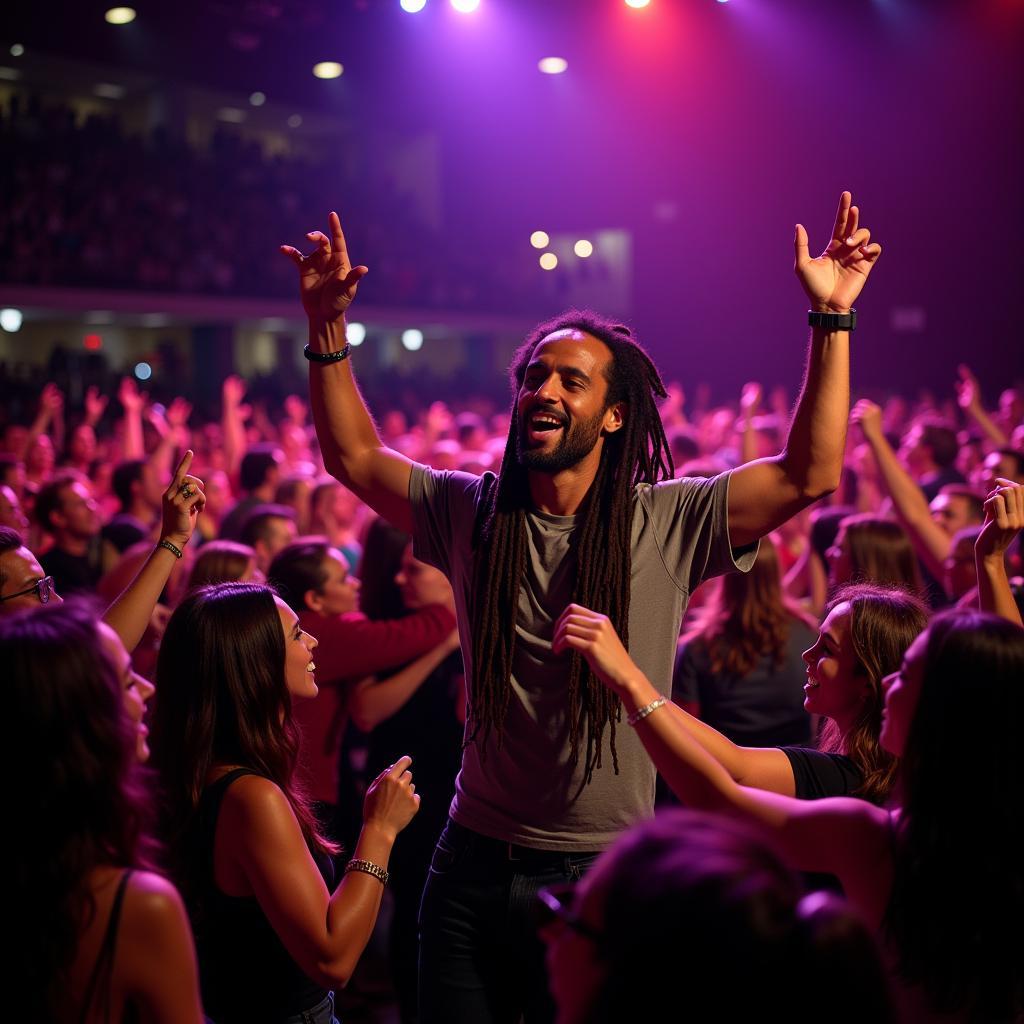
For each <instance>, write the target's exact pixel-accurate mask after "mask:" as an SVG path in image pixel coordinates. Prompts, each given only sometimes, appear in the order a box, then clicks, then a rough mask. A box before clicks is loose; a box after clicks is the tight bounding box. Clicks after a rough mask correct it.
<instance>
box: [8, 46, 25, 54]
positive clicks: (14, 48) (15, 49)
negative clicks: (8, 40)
mask: <svg viewBox="0 0 1024 1024" xmlns="http://www.w3.org/2000/svg"><path fill="white" fill-rule="evenodd" d="M24 52H25V47H24V46H22V45H21V43H12V44H11V56H12V57H20V56H21V55H22V54H23V53H24Z"/></svg>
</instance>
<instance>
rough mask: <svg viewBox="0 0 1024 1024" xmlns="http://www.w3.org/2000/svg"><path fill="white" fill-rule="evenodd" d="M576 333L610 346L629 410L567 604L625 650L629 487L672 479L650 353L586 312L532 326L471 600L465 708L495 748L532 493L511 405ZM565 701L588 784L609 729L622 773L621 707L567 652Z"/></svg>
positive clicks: (613, 371)
mask: <svg viewBox="0 0 1024 1024" xmlns="http://www.w3.org/2000/svg"><path fill="white" fill-rule="evenodd" d="M566 328H575V329H577V330H580V331H586V332H587V333H588V334H591V335H593V336H594V337H595V338H598V339H600V340H601V341H602V342H604V344H605V345H607V346H608V348H609V349H610V350H611V353H612V360H611V362H610V364H609V367H608V369H607V371H606V373H607V377H608V393H607V397H606V398H605V408H606V409H607V408H610V407H611V406H612V405H614V404H616V403H619V402H623V403H626V405H627V412H626V416H625V422H624V424H623V426H622V428H621V429H620V430H618V431H616V432H615V433H612V434H609V435H607V436H606V437H605V439H604V446H603V448H602V451H601V460H600V463H599V465H598V469H597V475H596V476H595V478H594V483H593V484H592V486H591V488H590V491H589V493H588V496H587V500H586V502H585V505H584V507H583V508H581V510H580V513H579V516H578V520H579V524H578V526H577V528H576V534H575V537H574V547H575V553H576V582H575V585H574V588H573V598H572V599H573V601H575V602H576V603H577V604H582V605H583V606H584V607H587V608H592V609H594V610H595V611H599V612H602V613H603V614H605V615H607V616H608V618H609V619H611V622H612V625H613V626H614V627H615V630H616V632H618V634H619V636H621V637H622V642H623V644H625V645H626V646H627V648H628V645H629V626H628V622H629V597H630V592H629V584H630V566H631V564H632V561H631V552H630V536H631V530H632V523H633V489H634V487H635V486H636V485H637V484H638V483H641V482H642V483H649V484H653V483H655V482H657V481H658V480H662V479H670V478H671V477H672V474H673V466H672V453H671V451H670V450H669V446H668V440H667V439H666V437H665V430H664V427H663V426H662V423H661V417H660V415H659V414H658V407H657V405H656V404H655V398H656V397H662V398H664V397H665V394H666V392H665V386H664V385H663V384H662V382H661V378H660V377H659V376H658V371H657V369H655V366H654V364H653V363H652V362H651V359H650V357H649V356H648V355H647V353H646V352H644V350H643V349H642V348H641V347H640V345H639V344H638V343H637V342H636V340H634V338H633V337H632V335H631V333H630V331H629V328H627V327H624V326H622V325H621V324H615V323H614V322H612V321H610V320H606V319H604V318H603V317H601V316H599V315H598V314H596V313H593V312H590V311H586V310H584V311H581V310H571V311H569V312H567V313H563V314H562V315H561V316H558V317H555V318H554V319H552V320H548V321H547V322H545V323H542V324H538V325H537V327H535V328H534V329H533V331H532V332H531V334H530V335H529V337H528V338H527V339H526V341H525V342H524V343H523V345H522V346H520V348H519V349H518V350H517V352H516V354H515V356H514V358H513V360H512V365H511V367H510V369H509V383H510V385H511V388H512V394H513V402H512V418H511V423H510V426H509V433H508V441H507V442H506V445H505V455H504V458H503V459H502V463H501V470H500V472H499V474H498V478H497V480H496V481H495V480H494V479H493V478H489V479H490V480H491V485H490V488H489V490H488V491H487V492H486V494H485V495H484V498H483V501H482V502H481V507H480V515H479V519H478V523H477V531H476V536H475V538H474V546H475V577H476V594H477V599H476V601H475V602H474V605H473V616H472V645H473V687H472V699H471V702H470V707H469V729H470V731H469V742H473V741H476V740H477V738H478V736H479V734H480V732H481V730H482V731H483V735H482V736H479V738H480V742H481V743H482V744H486V742H487V740H488V738H489V735H490V733H491V731H492V730H493V731H495V732H496V733H497V735H498V743H499V745H500V743H501V736H502V729H503V726H504V720H505V713H506V711H507V710H508V705H509V700H510V698H511V686H510V683H509V679H510V675H511V672H512V647H513V644H514V642H515V620H516V613H517V608H518V604H519V587H520V583H521V580H522V576H523V572H524V570H525V567H526V550H527V544H526V509H527V507H528V506H529V504H530V489H529V483H528V477H527V471H526V469H525V468H524V467H523V466H522V465H520V463H519V461H518V458H517V454H516V431H517V429H518V414H517V406H516V399H517V397H518V394H519V390H520V388H521V387H522V385H523V380H524V378H525V375H526V367H527V365H528V363H529V361H530V357H531V356H532V354H533V350H534V349H535V348H536V347H537V344H538V343H539V342H540V341H541V340H542V339H543V338H545V337H547V336H548V335H549V334H551V333H553V332H554V331H559V330H564V329H566ZM566 690H567V693H568V697H569V745H570V756H571V758H572V761H573V763H574V764H575V763H576V762H577V761H578V760H579V756H580V745H581V739H582V734H583V731H584V725H585V728H586V755H585V756H586V760H585V774H584V781H589V780H590V778H591V776H592V774H593V771H594V769H595V768H599V767H600V766H601V744H602V738H603V735H604V731H605V729H606V728H608V730H609V733H610V746H611V754H612V764H613V767H614V769H615V771H616V772H617V771H618V757H617V755H616V750H615V722H616V719H617V718H618V717H619V713H620V708H621V705H620V703H619V699H618V698H617V697H616V696H615V695H614V694H612V692H611V690H609V689H608V688H607V687H605V686H602V685H601V683H600V682H599V681H598V680H597V679H596V678H595V677H594V675H593V673H592V672H591V670H590V668H589V666H588V665H587V664H586V662H585V661H584V660H583V659H582V658H581V657H580V656H579V654H577V653H576V652H573V653H572V654H571V655H570V657H569V672H568V679H567V683H566Z"/></svg>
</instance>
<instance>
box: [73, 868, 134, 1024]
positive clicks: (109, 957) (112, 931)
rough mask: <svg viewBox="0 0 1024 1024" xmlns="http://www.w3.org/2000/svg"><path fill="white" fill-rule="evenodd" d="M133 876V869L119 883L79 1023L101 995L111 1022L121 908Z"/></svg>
mask: <svg viewBox="0 0 1024 1024" xmlns="http://www.w3.org/2000/svg"><path fill="white" fill-rule="evenodd" d="M131 876H132V869H131V868H129V869H128V870H127V871H125V872H123V873H122V875H121V881H120V882H118V883H117V892H116V893H114V900H113V902H112V903H111V904H110V916H109V917H108V918H107V930H106V931H105V932H104V934H103V942H102V943H101V944H100V952H99V956H97V957H96V963H95V965H94V966H93V969H92V974H91V975H90V976H89V984H88V986H87V987H86V990H85V999H83V1000H82V1012H81V1015H80V1016H79V1018H78V1019H79V1021H80V1022H81V1024H84V1022H85V1021H86V1019H87V1018H88V1016H89V1007H90V1006H92V1003H93V999H94V998H95V997H96V994H97V993H99V994H100V999H101V1003H100V1005H101V1007H102V1009H103V1019H104V1020H105V1021H109V1020H110V982H111V979H112V978H113V976H114V954H115V953H116V951H117V932H118V928H119V926H120V923H121V908H122V905H123V904H124V891H125V889H126V888H127V887H128V879H129V878H131Z"/></svg>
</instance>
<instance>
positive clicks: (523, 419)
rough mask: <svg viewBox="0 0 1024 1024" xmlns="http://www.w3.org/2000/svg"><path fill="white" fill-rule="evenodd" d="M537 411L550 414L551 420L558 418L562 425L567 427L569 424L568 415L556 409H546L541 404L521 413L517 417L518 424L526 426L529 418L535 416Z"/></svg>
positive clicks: (545, 414)
mask: <svg viewBox="0 0 1024 1024" xmlns="http://www.w3.org/2000/svg"><path fill="white" fill-rule="evenodd" d="M538 413H540V414H543V415H544V416H550V417H551V418H552V419H553V420H558V422H559V423H560V424H561V425H562V426H563V427H567V426H568V425H569V417H568V416H566V415H565V413H563V412H559V411H558V410H557V409H546V408H544V406H542V405H537V406H534V407H533V408H532V409H528V410H527V411H526V412H524V413H523V414H522V416H521V417H520V419H519V423H520V426H523V427H525V426H527V425H528V424H529V422H530V420H531V418H532V417H534V416H536V415H537V414H538Z"/></svg>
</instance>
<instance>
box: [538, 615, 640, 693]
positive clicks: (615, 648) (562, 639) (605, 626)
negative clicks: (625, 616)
mask: <svg viewBox="0 0 1024 1024" xmlns="http://www.w3.org/2000/svg"><path fill="white" fill-rule="evenodd" d="M551 650H552V651H553V652H554V653H555V654H563V653H565V652H566V651H568V650H573V651H579V652H580V654H582V655H583V657H584V658H585V659H586V662H587V664H588V665H589V666H590V667H591V669H593V671H594V674H595V675H596V676H597V678H598V679H600V680H601V682H602V683H604V684H605V686H607V687H608V688H609V689H611V690H614V691H615V692H616V693H622V692H624V691H625V690H626V688H627V687H628V685H629V683H630V682H631V681H632V680H634V679H636V678H637V677H638V676H639V675H640V669H638V668H637V666H636V663H635V662H634V661H633V659H632V658H631V657H630V656H629V652H628V651H627V650H626V648H625V647H623V646H622V641H621V640H620V639H619V634H618V633H616V632H615V627H614V626H612V623H611V620H610V619H609V618H608V616H607V615H602V614H601V613H600V612H593V611H591V610H590V609H589V608H584V607H583V605H579V604H570V605H568V606H567V607H566V609H565V611H564V612H562V614H561V615H560V616H559V617H558V621H557V622H556V623H555V633H554V639H553V640H552V643H551Z"/></svg>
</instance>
